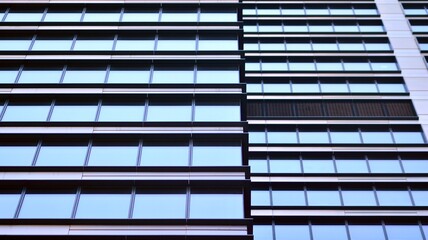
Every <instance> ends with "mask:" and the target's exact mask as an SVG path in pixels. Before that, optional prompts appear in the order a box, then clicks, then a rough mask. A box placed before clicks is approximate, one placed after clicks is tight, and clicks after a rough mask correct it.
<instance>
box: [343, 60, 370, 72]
mask: <svg viewBox="0 0 428 240" xmlns="http://www.w3.org/2000/svg"><path fill="white" fill-rule="evenodd" d="M343 66H344V67H345V71H370V70H371V68H370V64H369V63H368V62H367V63H356V62H345V63H343Z"/></svg>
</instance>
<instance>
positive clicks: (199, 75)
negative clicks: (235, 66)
mask: <svg viewBox="0 0 428 240" xmlns="http://www.w3.org/2000/svg"><path fill="white" fill-rule="evenodd" d="M196 83H216V84H220V83H239V71H202V70H198V71H197V72H196Z"/></svg>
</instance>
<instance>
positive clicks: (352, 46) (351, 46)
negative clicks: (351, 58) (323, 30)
mask: <svg viewBox="0 0 428 240" xmlns="http://www.w3.org/2000/svg"><path fill="white" fill-rule="evenodd" d="M339 49H340V51H364V45H363V44H362V43H339ZM367 50H368V49H367Z"/></svg>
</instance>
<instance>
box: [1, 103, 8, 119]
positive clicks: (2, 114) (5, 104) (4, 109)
mask: <svg viewBox="0 0 428 240" xmlns="http://www.w3.org/2000/svg"><path fill="white" fill-rule="evenodd" d="M8 106H9V99H6V101H4V104H3V109H2V110H1V112H0V120H1V119H3V117H4V114H5V112H6V108H7V107H8Z"/></svg>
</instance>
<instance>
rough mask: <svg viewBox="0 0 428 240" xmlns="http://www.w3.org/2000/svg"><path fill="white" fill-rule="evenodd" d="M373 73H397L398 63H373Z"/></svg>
mask: <svg viewBox="0 0 428 240" xmlns="http://www.w3.org/2000/svg"><path fill="white" fill-rule="evenodd" d="M371 66H372V69H373V71H397V70H398V66H397V64H396V63H389V62H383V63H378V62H372V63H371Z"/></svg>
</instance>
